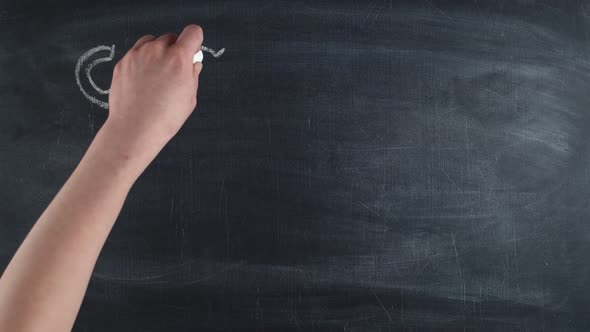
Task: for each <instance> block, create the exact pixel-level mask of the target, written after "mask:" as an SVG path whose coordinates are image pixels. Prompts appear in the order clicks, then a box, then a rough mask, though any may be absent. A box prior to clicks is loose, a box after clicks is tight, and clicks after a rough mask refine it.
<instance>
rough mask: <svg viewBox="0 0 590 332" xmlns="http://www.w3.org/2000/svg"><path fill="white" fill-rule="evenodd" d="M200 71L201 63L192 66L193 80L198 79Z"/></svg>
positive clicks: (201, 68)
mask: <svg viewBox="0 0 590 332" xmlns="http://www.w3.org/2000/svg"><path fill="white" fill-rule="evenodd" d="M201 70H203V63H202V62H195V64H193V73H194V74H195V78H198V77H199V75H200V74H201Z"/></svg>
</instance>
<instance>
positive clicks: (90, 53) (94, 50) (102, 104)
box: [74, 44, 115, 109]
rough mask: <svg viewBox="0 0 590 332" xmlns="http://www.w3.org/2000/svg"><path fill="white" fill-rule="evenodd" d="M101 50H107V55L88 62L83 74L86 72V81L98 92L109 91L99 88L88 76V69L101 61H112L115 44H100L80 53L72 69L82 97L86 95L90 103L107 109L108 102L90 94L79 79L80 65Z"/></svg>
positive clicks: (105, 92) (106, 92)
mask: <svg viewBox="0 0 590 332" xmlns="http://www.w3.org/2000/svg"><path fill="white" fill-rule="evenodd" d="M102 51H108V52H109V55H108V56H106V57H103V58H98V59H96V60H94V61H93V62H92V63H90V64H89V65H88V66H87V67H86V68H85V70H84V72H85V74H86V78H87V79H88V81H89V82H90V85H92V87H93V88H94V89H95V90H96V91H97V92H98V93H100V94H103V95H105V94H108V93H109V91H108V90H103V89H101V88H99V87H98V86H97V85H96V83H95V82H94V80H93V79H92V78H91V77H90V71H91V70H92V68H94V66H96V65H97V64H99V63H103V62H108V61H112V60H113V59H114V57H115V45H114V44H113V45H112V46H110V47H109V46H105V45H100V46H97V47H94V48H91V49H90V50H88V51H86V53H84V54H82V56H80V58H79V59H78V63H76V69H75V71H74V74H75V75H76V84H78V88H80V91H81V92H82V94H83V95H84V97H86V99H88V100H89V101H90V102H91V103H93V104H96V105H98V106H100V107H102V108H104V109H109V103H108V102H105V101H102V100H99V99H97V98H96V97H94V96H92V95H90V94H89V93H88V92H87V91H86V90H85V89H84V87H83V86H82V81H81V80H80V70H81V69H82V65H83V64H84V63H85V62H86V61H87V60H88V59H89V58H90V57H91V56H93V55H94V54H96V53H98V52H102Z"/></svg>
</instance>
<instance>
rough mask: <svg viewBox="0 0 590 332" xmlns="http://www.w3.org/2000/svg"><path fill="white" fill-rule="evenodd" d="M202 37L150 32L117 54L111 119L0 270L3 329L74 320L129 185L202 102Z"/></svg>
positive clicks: (23, 331)
mask: <svg viewBox="0 0 590 332" xmlns="http://www.w3.org/2000/svg"><path fill="white" fill-rule="evenodd" d="M202 41H203V31H202V29H201V28H200V27H199V26H197V25H189V26H187V27H186V28H185V29H184V30H183V31H182V33H181V34H180V35H179V36H176V35H174V34H165V35H163V36H160V37H158V38H155V37H154V36H144V37H142V38H140V39H139V40H138V41H137V43H136V44H135V45H134V46H133V48H131V49H130V50H129V51H128V52H127V54H126V55H125V56H124V57H123V58H122V59H121V60H120V61H119V62H118V63H117V65H116V66H115V70H114V72H113V80H112V82H111V88H110V95H109V108H110V110H109V115H108V119H107V121H106V122H105V124H104V125H103V127H102V128H101V129H100V130H99V132H98V134H97V135H96V137H95V138H94V140H93V141H92V144H91V145H90V147H89V148H88V150H87V151H86V153H85V155H84V157H83V158H82V160H81V161H80V164H79V165H78V167H77V168H76V169H75V171H74V172H73V174H72V175H71V177H70V178H69V179H68V180H67V182H66V183H65V185H64V186H63V187H62V188H61V190H60V191H59V193H58V194H57V195H56V196H55V198H54V199H53V201H52V202H51V204H50V205H49V206H48V207H47V209H46V210H45V212H43V214H42V215H41V217H40V218H39V220H37V222H36V223H35V225H34V226H33V228H32V229H31V231H30V232H29V234H28V235H27V237H26V238H25V240H24V241H23V243H22V244H21V246H20V247H19V249H18V250H17V252H16V254H15V255H14V257H13V258H12V260H11V261H10V263H9V265H8V266H7V268H6V270H5V271H4V273H3V275H2V277H1V278H0V331H11V332H33V331H43V332H65V331H70V330H71V329H72V327H73V324H74V320H75V318H76V315H77V314H78V311H79V309H80V305H81V303H82V299H83V298H84V293H85V292H86V288H87V286H88V282H89V280H90V276H91V274H92V270H93V268H94V265H95V263H96V260H97V257H98V255H99V253H100V251H101V249H102V247H103V245H104V242H105V240H106V238H107V236H108V234H109V232H110V230H111V228H112V227H113V224H114V223H115V221H116V219H117V216H118V214H119V212H120V210H121V207H122V206H123V202H124V200H125V198H126V196H127V194H128V192H129V189H130V188H131V186H132V185H133V183H134V182H135V181H136V180H137V178H138V177H139V176H140V175H141V173H142V172H143V171H144V170H145V168H146V167H147V166H148V165H149V163H150V162H151V161H152V160H153V159H154V158H155V157H156V155H157V154H158V153H159V152H160V150H161V149H162V148H163V147H164V145H165V144H166V143H167V142H168V141H169V140H170V139H171V138H172V137H173V136H174V135H175V134H176V133H177V132H178V130H179V129H180V127H181V126H182V125H183V123H184V122H185V121H186V119H187V118H188V117H189V115H190V114H191V113H192V111H193V110H194V109H195V107H196V104H197V97H196V96H197V88H198V81H199V75H200V72H201V69H202V64H201V63H196V64H193V63H192V58H193V55H194V54H195V53H196V52H197V51H198V50H199V49H200V47H201V43H202Z"/></svg>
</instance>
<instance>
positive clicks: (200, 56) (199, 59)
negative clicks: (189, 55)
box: [193, 51, 203, 63]
mask: <svg viewBox="0 0 590 332" xmlns="http://www.w3.org/2000/svg"><path fill="white" fill-rule="evenodd" d="M197 62H203V51H198V52H197V53H195V55H194V56H193V63H197Z"/></svg>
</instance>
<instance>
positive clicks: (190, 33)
mask: <svg viewBox="0 0 590 332" xmlns="http://www.w3.org/2000/svg"><path fill="white" fill-rule="evenodd" d="M202 43H203V29H201V27H200V26H198V25H196V24H190V25H188V26H186V27H185V28H184V30H182V33H181V34H180V36H178V39H176V43H175V44H174V45H176V46H177V47H179V48H181V49H182V50H184V51H186V52H187V53H189V54H190V56H191V59H192V56H193V55H194V54H195V53H197V52H198V51H199V50H200V49H201V44H202Z"/></svg>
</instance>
